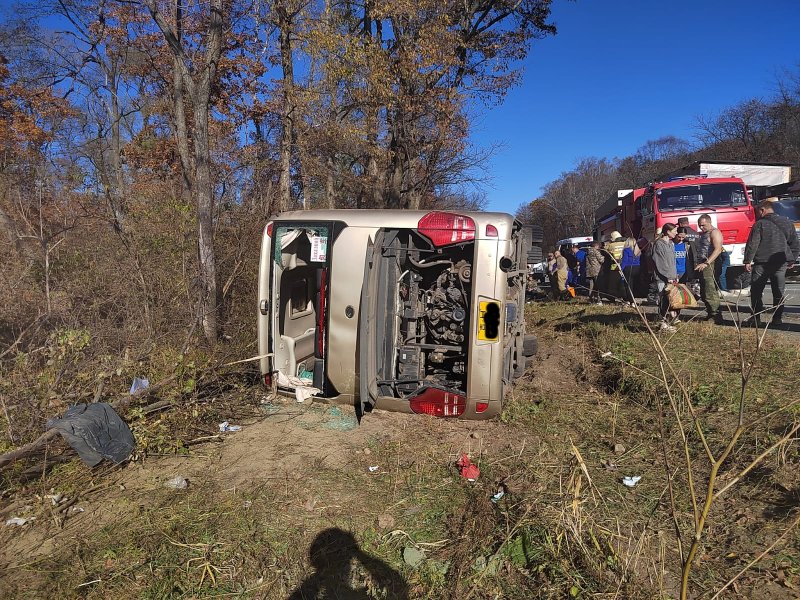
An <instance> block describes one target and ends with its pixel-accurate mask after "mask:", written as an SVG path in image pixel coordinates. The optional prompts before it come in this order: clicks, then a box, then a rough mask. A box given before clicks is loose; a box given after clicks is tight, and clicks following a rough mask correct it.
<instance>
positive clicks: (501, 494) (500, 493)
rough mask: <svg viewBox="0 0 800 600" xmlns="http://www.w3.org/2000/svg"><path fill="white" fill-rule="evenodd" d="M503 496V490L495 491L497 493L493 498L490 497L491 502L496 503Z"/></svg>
mask: <svg viewBox="0 0 800 600" xmlns="http://www.w3.org/2000/svg"><path fill="white" fill-rule="evenodd" d="M505 495H506V493H505V491H504V490H497V493H496V494H495V495H494V496H492V502H494V503H497V502H498V501H499V500H500V498H502V497H503V496H505Z"/></svg>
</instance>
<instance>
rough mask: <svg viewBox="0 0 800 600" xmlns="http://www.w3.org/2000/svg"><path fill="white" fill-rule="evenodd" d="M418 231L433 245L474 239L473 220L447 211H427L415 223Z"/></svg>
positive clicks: (447, 244) (446, 244) (444, 244)
mask: <svg viewBox="0 0 800 600" xmlns="http://www.w3.org/2000/svg"><path fill="white" fill-rule="evenodd" d="M417 229H418V230H419V232H420V233H421V234H422V235H424V236H425V237H426V238H428V239H429V240H430V241H431V242H433V245H434V246H449V245H450V244H459V243H462V242H469V241H471V240H474V239H475V221H473V220H472V219H470V218H469V217H465V216H464V215H457V214H455V213H449V212H429V213H428V214H427V215H425V216H424V217H422V218H421V219H420V220H419V223H418V224H417Z"/></svg>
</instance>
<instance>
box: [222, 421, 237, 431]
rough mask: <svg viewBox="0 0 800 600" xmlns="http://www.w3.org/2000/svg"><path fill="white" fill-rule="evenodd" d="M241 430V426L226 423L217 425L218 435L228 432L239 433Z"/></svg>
mask: <svg viewBox="0 0 800 600" xmlns="http://www.w3.org/2000/svg"><path fill="white" fill-rule="evenodd" d="M241 430H242V426H241V425H231V424H230V423H228V421H223V422H222V423H220V424H219V432H220V433H226V432H228V431H231V432H233V431H241Z"/></svg>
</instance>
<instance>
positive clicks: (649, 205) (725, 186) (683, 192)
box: [595, 161, 791, 289]
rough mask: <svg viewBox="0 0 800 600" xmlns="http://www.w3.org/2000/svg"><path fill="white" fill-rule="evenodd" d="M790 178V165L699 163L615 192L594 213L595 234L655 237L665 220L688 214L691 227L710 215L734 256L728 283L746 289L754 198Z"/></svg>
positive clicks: (730, 285) (671, 221)
mask: <svg viewBox="0 0 800 600" xmlns="http://www.w3.org/2000/svg"><path fill="white" fill-rule="evenodd" d="M790 179H791V165H788V164H773V163H746V162H738V163H726V162H719V161H696V162H694V163H692V164H689V165H686V166H685V167H683V168H681V169H678V170H677V171H675V172H673V173H670V174H667V175H664V176H662V177H660V178H659V180H657V181H655V182H654V183H651V184H649V185H647V186H646V187H642V188H637V189H634V190H619V191H617V192H615V193H614V194H613V195H612V196H611V197H610V198H609V199H608V200H607V201H606V202H605V203H604V204H603V205H601V206H600V207H599V208H598V209H597V212H596V213H595V216H596V218H597V232H596V235H597V237H598V239H603V236H604V234H606V233H607V232H608V231H611V230H616V231H620V232H622V234H623V235H624V236H626V237H636V238H638V237H645V238H647V239H649V240H652V239H654V236H655V231H656V229H658V228H660V227H661V226H662V225H663V224H664V223H677V222H678V219H679V218H680V217H687V218H688V219H689V225H691V226H692V227H693V228H695V229H698V227H697V219H698V218H699V217H700V215H702V214H708V215H709V216H710V217H711V221H712V223H713V224H714V226H716V227H718V228H719V229H720V231H722V238H723V245H724V247H725V250H726V251H727V253H728V257H729V259H730V267H729V268H728V270H727V277H726V279H727V286H728V288H729V289H738V288H745V287H747V285H748V281H749V277H748V276H747V273H746V271H745V270H744V268H743V265H742V262H743V259H744V247H745V244H746V243H747V236H748V235H749V234H750V229H751V227H752V226H753V223H754V222H755V211H754V210H753V201H754V199H755V200H756V201H757V200H759V199H762V198H764V197H766V196H767V195H773V194H775V192H773V191H772V187H771V186H775V185H778V184H784V183H785V182H788V181H789V180H790ZM753 192H755V193H753Z"/></svg>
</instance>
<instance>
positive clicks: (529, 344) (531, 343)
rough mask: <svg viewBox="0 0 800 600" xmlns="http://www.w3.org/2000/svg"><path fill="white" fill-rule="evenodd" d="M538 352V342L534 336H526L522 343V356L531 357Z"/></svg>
mask: <svg viewBox="0 0 800 600" xmlns="http://www.w3.org/2000/svg"><path fill="white" fill-rule="evenodd" d="M538 351H539V340H538V339H536V336H535V335H531V334H528V335H526V336H525V339H524V340H523V341H522V354H523V355H524V356H533V355H534V354H536V353H537V352H538Z"/></svg>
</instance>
